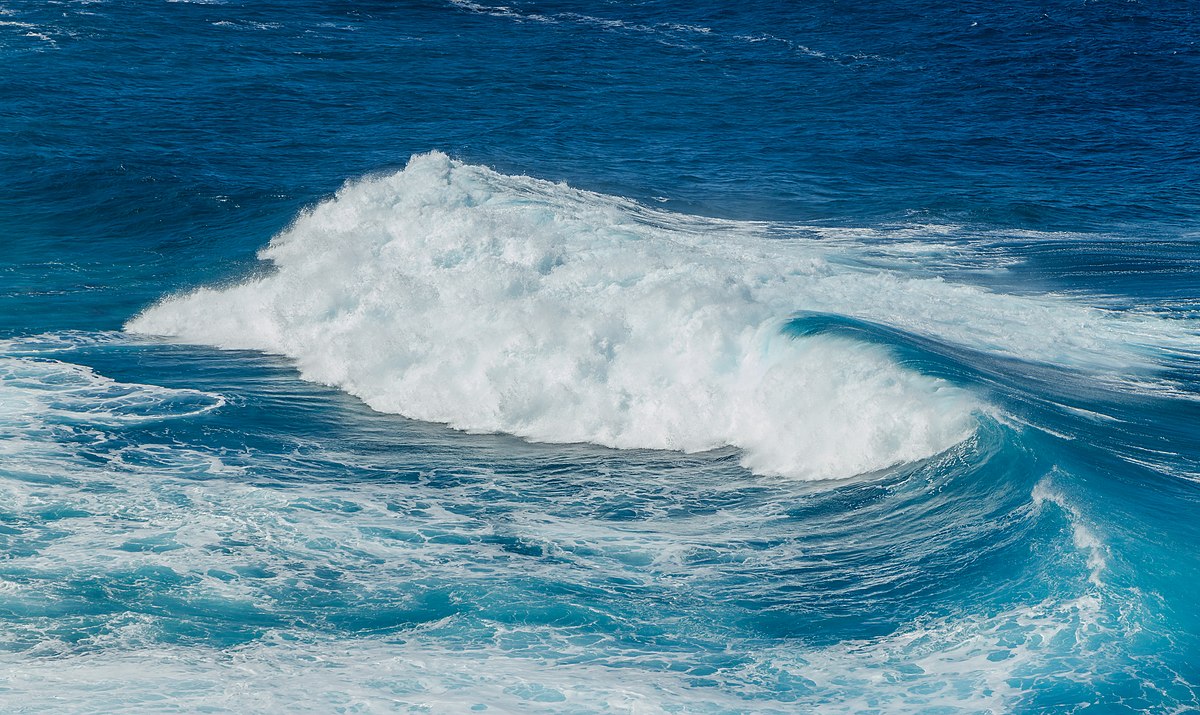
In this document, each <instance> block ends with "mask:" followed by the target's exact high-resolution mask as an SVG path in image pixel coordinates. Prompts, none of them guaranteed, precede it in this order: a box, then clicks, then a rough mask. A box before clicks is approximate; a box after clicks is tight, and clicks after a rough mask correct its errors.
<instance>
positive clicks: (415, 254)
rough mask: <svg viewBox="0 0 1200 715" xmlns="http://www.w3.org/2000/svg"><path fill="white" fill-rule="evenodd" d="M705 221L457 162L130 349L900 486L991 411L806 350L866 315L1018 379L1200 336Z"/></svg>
mask: <svg viewBox="0 0 1200 715" xmlns="http://www.w3.org/2000/svg"><path fill="white" fill-rule="evenodd" d="M775 229H777V227H771V226H766V225H764V224H759V223H750V222H734V221H722V220H716V219H706V218H698V217H688V216H682V215H679V214H672V213H670V212H666V211H661V210H653V209H649V208H646V207H644V206H641V205H639V204H637V203H635V202H632V201H628V200H625V199H620V198H617V197H611V196H604V195H600V194H595V193H591V192H586V191H580V190H576V189H573V188H571V187H568V186H566V185H563V184H555V183H551V182H547V181H541V180H537V179H531V178H528V177H517V176H506V175H502V174H499V173H496V172H494V171H491V170H489V169H486V168H484V167H479V166H472V165H467V164H463V163H461V162H458V161H453V160H451V159H449V158H448V157H446V156H445V155H443V154H439V153H432V154H426V155H419V156H415V157H413V159H412V160H411V161H410V162H409V165H408V166H407V168H405V169H404V170H403V171H400V172H397V173H394V174H391V175H387V176H379V177H373V178H368V179H365V180H362V181H358V182H353V183H349V184H347V185H346V186H345V187H343V188H342V189H341V190H340V191H339V192H338V193H337V195H336V196H335V197H334V198H332V199H330V200H328V201H325V202H323V203H321V204H320V205H318V206H316V207H315V208H313V209H311V210H310V211H307V212H305V213H304V214H302V215H301V216H300V217H299V218H298V219H297V220H296V221H295V223H294V224H293V225H292V226H291V227H290V228H288V229H287V230H285V231H284V232H283V233H281V234H280V235H278V236H276V237H275V238H274V239H273V240H272V241H271V242H270V244H269V245H268V246H267V247H266V248H265V249H264V250H263V251H262V252H261V254H260V256H261V257H262V258H263V259H265V260H268V261H270V262H271V263H272V264H274V267H275V271H274V272H273V273H271V274H270V275H267V276H265V277H259V278H255V279H252V280H248V281H245V282H243V283H241V284H239V285H235V286H232V287H219V288H201V289H199V290H196V291H194V292H192V293H189V294H186V295H179V296H174V297H170V298H167V299H166V300H164V301H162V302H160V303H159V304H158V305H156V306H153V307H151V308H149V309H148V310H146V311H145V312H144V313H142V314H141V315H139V316H138V317H136V318H135V319H134V320H132V321H131V322H130V323H129V325H128V326H127V329H128V330H130V331H132V332H135V333H145V334H157V335H164V336H172V337H175V338H177V339H179V340H182V341H185V342H196V343H203V344H208V345H214V346H218V347H223V348H240V349H246V348H248V349H257V350H263V351H267V352H272V353H277V354H282V355H286V356H289V357H291V358H294V359H295V360H296V362H297V364H298V366H299V368H300V370H301V373H302V375H303V376H304V377H305V378H306V379H309V380H313V381H317V382H321V383H325V384H330V385H336V386H338V387H341V388H342V389H344V390H346V391H347V392H349V393H351V394H354V395H356V396H358V397H360V398H361V399H363V400H364V401H365V402H366V403H367V404H368V405H370V406H371V407H373V408H375V409H377V410H381V411H386V412H394V413H399V414H403V415H406V416H409V417H413V418H417V419H422V420H430V421H436V422H443V423H446V424H449V425H452V426H454V427H457V428H460V429H465V430H475V431H486V432H493V431H494V432H507V433H511V434H516V435H519V436H522V437H525V438H528V439H532V440H537V441H546V442H592V443H596V444H601V445H607V446H612V447H618V448H654V449H674V450H684V451H702V450H706V449H711V448H717V447H722V446H735V447H739V448H741V449H742V450H743V454H744V464H745V465H746V466H748V467H749V468H751V469H753V470H754V471H756V472H759V473H762V474H778V475H787V476H793V477H799V478H809V479H815V478H830V477H841V476H849V475H852V474H856V473H862V472H868V471H872V470H878V469H883V468H886V467H889V466H892V465H896V464H899V463H903V462H909V461H913V460H918V459H921V458H924V457H928V456H931V455H933V454H936V453H939V452H941V451H944V450H945V449H947V448H949V447H950V446H952V445H954V444H956V443H958V442H960V441H961V440H963V439H965V438H966V437H967V436H968V435H969V434H970V433H971V431H972V428H973V425H974V419H973V413H974V412H976V411H977V410H978V409H979V404H978V402H977V401H976V400H975V399H974V398H973V397H971V396H970V395H968V394H967V393H966V392H964V391H963V390H961V389H958V388H956V387H954V386H952V385H949V384H947V383H946V382H944V381H941V380H937V379H933V378H930V377H928V376H924V375H921V374H918V373H916V372H914V371H912V370H910V369H907V368H904V367H902V366H900V365H898V364H897V363H896V362H895V361H894V360H893V359H892V357H891V356H890V355H889V353H888V352H887V350H886V349H885V348H882V347H879V346H874V345H867V344H863V343H856V342H852V341H850V340H848V339H845V338H838V337H835V336H832V335H808V336H804V337H794V336H792V337H789V336H786V335H784V332H783V331H781V326H783V325H784V324H785V323H786V322H787V320H788V319H789V317H791V316H793V315H795V314H796V312H797V311H815V312H823V313H830V314H837V315H845V316H852V317H855V318H859V319H865V320H870V321H875V322H878V323H882V324H887V325H891V326H894V327H897V328H900V329H902V330H906V331H909V332H914V333H920V334H924V335H927V336H932V337H934V338H937V339H939V340H943V341H949V342H953V343H957V344H960V345H965V346H967V347H969V348H972V349H974V350H983V351H988V352H993V353H997V354H1000V355H1003V356H1005V357H1012V358H1020V359H1026V360H1036V361H1042V362H1051V363H1058V364H1063V365H1070V366H1077V367H1084V368H1091V369H1103V370H1111V369H1114V368H1116V369H1120V370H1122V371H1124V370H1126V369H1129V368H1135V367H1143V368H1144V367H1146V366H1148V365H1152V364H1153V363H1154V357H1153V351H1154V350H1155V349H1159V350H1161V349H1162V348H1164V347H1171V346H1177V345H1179V344H1183V343H1186V344H1189V345H1190V344H1193V343H1195V342H1196V340H1195V336H1194V335H1193V334H1192V333H1191V332H1189V330H1190V329H1188V328H1181V327H1179V326H1178V325H1175V324H1173V323H1171V321H1163V320H1157V319H1154V318H1149V317H1145V316H1134V315H1120V314H1114V313H1110V312H1107V311H1103V310H1100V309H1097V308H1093V307H1089V306H1086V305H1082V304H1080V303H1076V302H1073V301H1070V300H1066V299H1063V298H1060V297H1055V296H1015V295H1006V294H1000V293H995V292H991V291H988V290H985V289H983V288H979V287H975V286H969V285H964V284H956V283H951V282H948V281H945V280H942V279H939V278H936V277H934V278H931V277H928V276H925V277H921V276H915V275H911V274H905V273H904V272H903V271H902V270H886V269H880V268H878V267H875V268H870V267H864V266H863V265H862V264H861V263H856V261H855V260H854V258H855V256H854V250H855V249H854V246H853V242H846V241H841V242H835V243H834V245H829V244H824V243H822V242H821V241H820V240H813V239H807V240H806V239H800V238H790V239H784V240H781V239H779V238H770V237H769V236H778V235H779V233H778V231H777V230H775Z"/></svg>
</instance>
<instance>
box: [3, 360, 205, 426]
mask: <svg viewBox="0 0 1200 715" xmlns="http://www.w3.org/2000/svg"><path fill="white" fill-rule="evenodd" d="M224 404H225V400H224V399H223V398H222V397H220V396H219V395H213V394H210V393H207V392H200V391H199V390H188V389H171V388H166V387H159V386H157V385H139V384H132V383H122V382H117V381H115V380H112V379H110V378H107V377H105V376H103V375H99V374H97V373H96V372H95V371H94V370H92V369H91V368H89V367H85V366H83V365H74V364H71V363H66V362H61V361H58V360H50V359H46V358H15V357H0V426H13V425H19V426H22V427H26V428H27V427H29V426H31V425H32V424H33V423H42V422H45V421H47V420H50V421H69V422H71V423H72V424H82V425H120V424H130V423H137V422H147V421H153V420H161V419H170V418H177V417H192V416H195V415H199V414H203V413H205V412H208V411H210V410H214V409H216V408H218V407H220V406H222V405H224Z"/></svg>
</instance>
